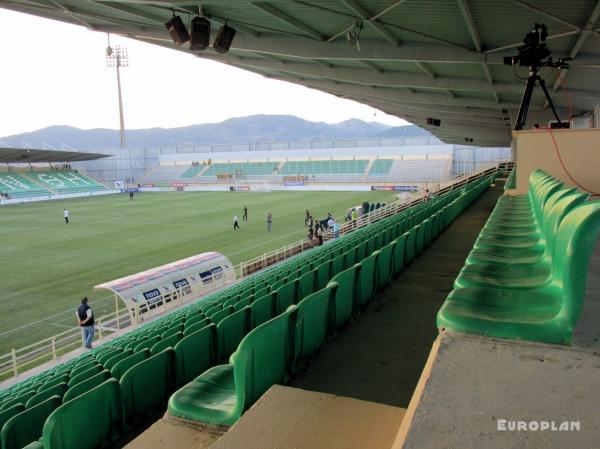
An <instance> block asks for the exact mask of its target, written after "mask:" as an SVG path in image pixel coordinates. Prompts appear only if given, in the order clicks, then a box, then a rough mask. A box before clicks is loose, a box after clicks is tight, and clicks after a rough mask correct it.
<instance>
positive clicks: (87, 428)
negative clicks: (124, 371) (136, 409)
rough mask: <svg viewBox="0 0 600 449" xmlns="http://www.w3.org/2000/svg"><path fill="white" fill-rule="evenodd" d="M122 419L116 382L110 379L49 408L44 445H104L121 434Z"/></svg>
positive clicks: (48, 448)
mask: <svg viewBox="0 0 600 449" xmlns="http://www.w3.org/2000/svg"><path fill="white" fill-rule="evenodd" d="M122 423H123V406H122V400H121V389H120V387H119V382H117V381H116V380H115V379H109V380H107V381H106V382H104V383H102V384H101V385H98V386H97V387H95V388H93V389H91V390H89V391H87V392H85V393H83V394H82V395H81V396H79V397H77V398H76V399H74V400H72V401H68V402H65V403H64V404H63V405H61V406H60V407H58V408H57V409H56V410H54V412H52V414H51V415H50V416H49V417H48V419H47V420H46V424H44V431H43V443H44V448H45V449H73V448H77V449H96V448H99V447H107V446H110V445H111V444H112V443H114V442H115V441H116V440H117V438H119V437H120V436H121V434H122Z"/></svg>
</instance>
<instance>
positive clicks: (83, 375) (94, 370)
mask: <svg viewBox="0 0 600 449" xmlns="http://www.w3.org/2000/svg"><path fill="white" fill-rule="evenodd" d="M103 370H104V368H103V367H102V365H94V366H92V367H91V368H89V369H87V370H85V371H82V372H79V373H78V374H76V375H75V376H73V375H71V376H70V377H69V383H68V386H69V387H71V386H73V385H75V384H78V383H79V382H81V381H82V380H85V379H88V378H90V377H92V376H94V375H96V374H98V373H99V372H101V371H103Z"/></svg>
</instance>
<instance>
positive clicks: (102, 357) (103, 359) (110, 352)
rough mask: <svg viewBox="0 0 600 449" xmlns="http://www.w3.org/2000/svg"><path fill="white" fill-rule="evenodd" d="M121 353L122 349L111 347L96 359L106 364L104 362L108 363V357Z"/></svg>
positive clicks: (101, 363)
mask: <svg viewBox="0 0 600 449" xmlns="http://www.w3.org/2000/svg"><path fill="white" fill-rule="evenodd" d="M120 353H121V350H120V349H117V348H114V349H109V350H106V351H104V352H102V353H101V354H100V355H98V356H97V357H96V361H97V362H98V363H99V364H100V365H104V363H106V361H107V360H108V359H110V358H111V357H113V356H115V355H117V354H120Z"/></svg>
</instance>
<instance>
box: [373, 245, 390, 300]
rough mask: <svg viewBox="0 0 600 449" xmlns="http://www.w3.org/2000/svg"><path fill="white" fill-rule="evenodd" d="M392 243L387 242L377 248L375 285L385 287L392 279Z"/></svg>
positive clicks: (380, 287)
mask: <svg viewBox="0 0 600 449" xmlns="http://www.w3.org/2000/svg"><path fill="white" fill-rule="evenodd" d="M393 256H394V245H393V244H389V245H386V246H384V247H383V248H381V249H380V250H379V258H378V259H377V287H378V288H379V289H382V288H384V287H387V286H388V285H389V284H390V282H391V279H392V271H393V259H392V258H393Z"/></svg>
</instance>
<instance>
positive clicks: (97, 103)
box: [0, 9, 406, 137]
mask: <svg viewBox="0 0 600 449" xmlns="http://www.w3.org/2000/svg"><path fill="white" fill-rule="evenodd" d="M111 44H112V45H113V46H114V45H117V44H118V45H123V46H125V47H127V49H128V52H129V60H130V67H128V68H124V69H123V70H122V77H121V80H122V85H123V96H124V105H125V107H124V108H125V125H126V127H127V128H150V127H155V126H158V127H177V126H186V125H191V124H196V123H209V122H219V121H222V120H224V119H227V118H230V117H242V116H246V115H252V114H293V115H297V116H299V117H302V118H304V119H306V120H312V121H324V122H328V123H336V122H340V121H343V120H346V119H349V118H359V119H362V120H365V121H378V122H382V123H387V124H390V125H401V124H405V123H406V122H404V121H403V120H401V119H398V118H396V117H393V116H389V115H386V114H384V113H383V112H380V111H376V110H375V109H373V108H371V107H368V106H365V105H361V104H360V103H356V102H352V101H349V100H343V99H339V98H337V97H334V96H332V95H328V94H325V93H323V92H319V91H316V90H312V89H308V88H305V87H302V86H299V85H295V84H291V83H285V82H281V81H276V80H272V79H267V78H264V77H262V76H259V75H256V74H253V73H250V72H247V71H244V70H240V69H236V68H233V67H231V66H227V65H224V64H218V63H216V62H211V61H206V60H203V59H199V58H196V57H194V56H192V55H189V54H186V53H182V52H178V51H173V50H168V49H164V48H161V47H158V46H154V45H150V44H145V43H141V42H137V41H134V40H131V39H126V38H121V37H118V36H112V37H111ZM106 46H107V36H106V34H105V33H98V32H93V31H88V30H87V29H85V28H83V27H79V26H75V25H68V24H65V23H62V22H57V21H52V20H47V19H41V18H38V17H35V16H30V15H26V14H19V13H15V12H12V11H8V10H4V9H0V58H1V61H2V63H1V64H2V69H0V107H1V111H2V113H1V115H0V137H1V136H8V135H11V134H17V133H21V132H25V131H32V130H35V129H39V128H43V127H45V126H50V125H71V126H76V127H79V128H85V129H88V128H118V127H119V118H118V106H117V94H116V79H115V72H114V69H109V68H107V67H106V61H105V49H106Z"/></svg>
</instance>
